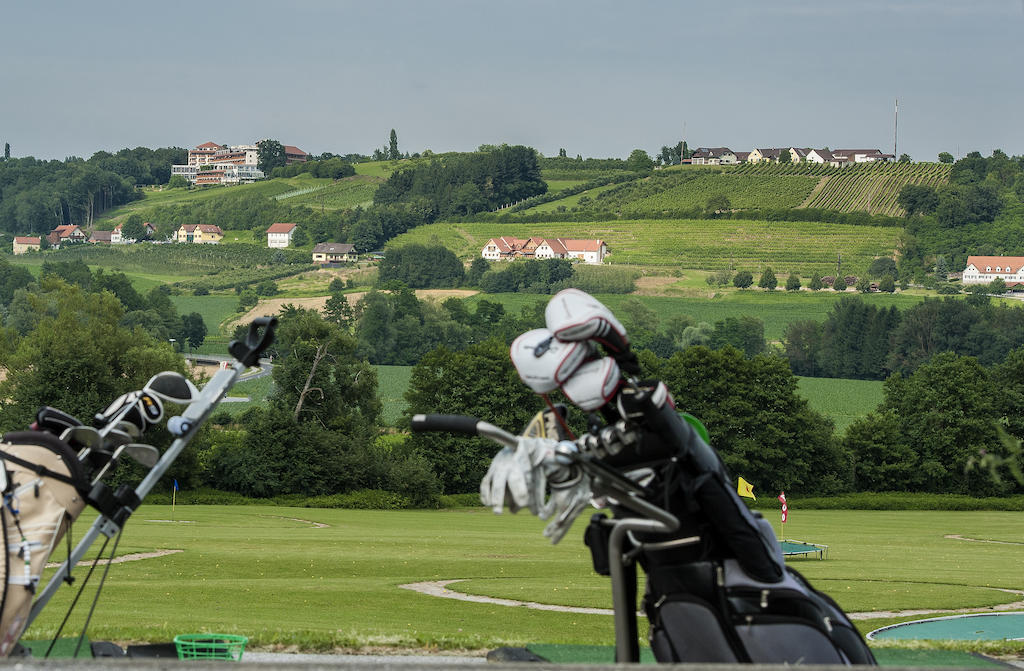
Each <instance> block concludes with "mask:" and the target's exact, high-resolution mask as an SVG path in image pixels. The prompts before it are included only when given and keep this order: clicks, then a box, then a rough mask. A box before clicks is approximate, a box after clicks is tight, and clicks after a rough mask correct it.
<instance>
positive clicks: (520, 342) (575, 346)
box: [510, 329, 594, 394]
mask: <svg viewBox="0 0 1024 671" xmlns="http://www.w3.org/2000/svg"><path fill="white" fill-rule="evenodd" d="M593 351H594V349H593V346H592V345H591V344H590V343H589V342H586V341H583V342H563V341H561V340H559V339H557V338H556V337H555V334H553V333H552V332H551V331H549V330H548V329H533V330H532V331H527V332H526V333H524V334H522V335H521V336H519V337H518V338H516V339H515V340H514V341H512V348H511V350H510V355H511V357H512V364H513V365H514V366H515V367H516V371H518V372H519V378H520V379H521V380H522V381H523V382H525V383H526V385H527V386H528V387H530V389H532V390H533V391H535V392H536V393H538V394H546V393H548V392H549V391H554V390H555V389H558V386H559V385H560V384H562V383H563V382H565V381H566V380H568V379H569V377H570V376H571V375H572V374H573V373H574V372H576V369H577V368H579V366H580V364H581V363H583V361H584V360H585V359H587V358H588V357H589V356H590V355H591V354H592V353H593Z"/></svg>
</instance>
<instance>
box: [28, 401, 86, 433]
mask: <svg viewBox="0 0 1024 671" xmlns="http://www.w3.org/2000/svg"><path fill="white" fill-rule="evenodd" d="M73 426H82V422H80V421H79V420H78V418H77V417H73V416H71V415H69V414H68V413H66V412H64V411H63V410H58V409H57V408H51V407H50V406H48V405H46V406H43V407H42V408H39V412H37V413H36V421H35V425H34V426H33V428H34V429H36V430H42V431H49V432H50V433H52V434H53V435H55V436H60V434H62V433H64V431H65V429H70V428H71V427H73Z"/></svg>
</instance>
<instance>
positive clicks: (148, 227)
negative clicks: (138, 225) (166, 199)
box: [110, 221, 156, 245]
mask: <svg viewBox="0 0 1024 671" xmlns="http://www.w3.org/2000/svg"><path fill="white" fill-rule="evenodd" d="M123 226H124V224H123V223H122V224H118V225H117V226H114V230H113V231H111V232H110V242H112V243H113V244H115V245H119V244H130V243H133V242H136V240H135V238H126V237H124V235H123V234H122V233H121V227H123ZM142 228H143V229H145V231H146V235H147V236H148V237H150V238H152V237H153V236H154V235H156V226H154V225H153V224H151V223H149V222H148V221H144V222H142Z"/></svg>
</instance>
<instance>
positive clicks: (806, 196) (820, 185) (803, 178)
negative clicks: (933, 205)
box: [524, 163, 950, 218]
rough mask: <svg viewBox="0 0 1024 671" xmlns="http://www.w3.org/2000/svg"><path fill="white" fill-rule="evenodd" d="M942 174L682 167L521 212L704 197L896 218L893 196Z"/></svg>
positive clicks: (619, 208) (887, 167)
mask: <svg viewBox="0 0 1024 671" xmlns="http://www.w3.org/2000/svg"><path fill="white" fill-rule="evenodd" d="M949 173H950V166H949V165H945V164H941V163H877V164H875V163H864V164H858V165H853V166H848V167H845V168H833V167H830V166H824V165H819V164H815V163H798V164H790V165H786V164H782V165H778V164H767V163H765V164H741V165H737V166H682V167H673V168H665V169H663V170H657V171H655V172H654V173H652V174H651V175H650V176H647V177H643V178H638V179H636V180H631V181H628V182H625V183H621V184H617V185H609V186H603V187H599V188H595V189H591V190H589V191H585V192H583V193H579V194H573V195H570V196H567V197H566V198H563V199H559V200H554V201H550V202H547V203H544V204H543V205H538V206H536V207H533V208H530V209H528V210H525V211H524V212H525V213H527V214H537V213H541V212H553V211H564V210H572V211H577V212H581V213H587V212H594V213H597V212H602V213H605V212H613V213H616V214H618V215H620V216H623V217H634V218H643V217H652V216H659V215H663V214H664V213H665V212H681V211H686V210H693V209H703V208H704V207H705V206H706V205H707V202H708V199H709V198H710V197H711V196H725V197H726V198H728V200H729V206H730V208H731V209H734V210H749V209H760V210H784V209H794V208H818V209H827V210H836V211H839V212H858V211H860V212H868V213H870V214H884V215H889V216H900V215H902V214H903V210H902V209H901V208H900V207H899V205H898V204H897V203H896V197H897V195H898V194H899V191H900V189H901V188H903V186H905V185H907V184H922V185H926V186H939V185H942V184H945V183H947V182H948V181H949ZM584 174H585V173H584ZM595 174H597V173H595ZM581 176H582V175H581Z"/></svg>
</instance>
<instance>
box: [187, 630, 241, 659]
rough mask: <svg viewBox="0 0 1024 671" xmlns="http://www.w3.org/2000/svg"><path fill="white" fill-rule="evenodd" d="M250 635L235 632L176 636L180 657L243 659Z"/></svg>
mask: <svg viewBox="0 0 1024 671" xmlns="http://www.w3.org/2000/svg"><path fill="white" fill-rule="evenodd" d="M248 642H249V637H248V636H235V635H233V634H179V635H177V636H175V637H174V647H175V648H176V649H177V651H178V659H224V660H228V661H234V662H238V661H241V659H242V653H243V652H244V651H245V644H246V643H248Z"/></svg>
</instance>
